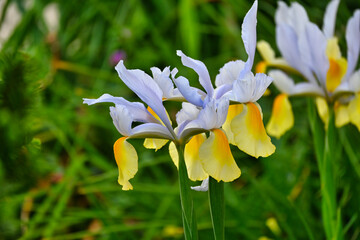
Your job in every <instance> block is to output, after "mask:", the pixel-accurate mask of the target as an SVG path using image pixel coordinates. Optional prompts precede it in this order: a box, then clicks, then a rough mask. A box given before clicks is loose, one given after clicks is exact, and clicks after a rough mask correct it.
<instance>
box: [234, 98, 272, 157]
mask: <svg viewBox="0 0 360 240" xmlns="http://www.w3.org/2000/svg"><path fill="white" fill-rule="evenodd" d="M231 131H232V132H233V134H234V140H235V143H236V145H237V147H238V148H239V149H240V150H242V151H244V152H245V153H247V154H249V155H251V156H254V157H256V158H258V157H260V156H261V157H267V156H269V155H271V154H273V153H274V152H275V146H274V145H273V144H272V143H271V139H270V137H269V136H268V135H267V134H266V131H265V128H264V124H263V122H262V114H261V110H260V109H259V107H258V106H257V105H255V104H254V103H247V104H245V105H244V109H243V111H242V112H241V113H240V114H239V115H237V116H236V117H234V119H233V120H232V122H231Z"/></svg>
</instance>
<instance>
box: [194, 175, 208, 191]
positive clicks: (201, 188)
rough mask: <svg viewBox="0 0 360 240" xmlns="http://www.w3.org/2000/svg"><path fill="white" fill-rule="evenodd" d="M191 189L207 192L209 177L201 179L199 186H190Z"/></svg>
mask: <svg viewBox="0 0 360 240" xmlns="http://www.w3.org/2000/svg"><path fill="white" fill-rule="evenodd" d="M191 189H192V190H195V191H198V192H207V191H208V189H209V178H206V179H205V180H203V181H202V182H201V185H200V186H195V187H191Z"/></svg>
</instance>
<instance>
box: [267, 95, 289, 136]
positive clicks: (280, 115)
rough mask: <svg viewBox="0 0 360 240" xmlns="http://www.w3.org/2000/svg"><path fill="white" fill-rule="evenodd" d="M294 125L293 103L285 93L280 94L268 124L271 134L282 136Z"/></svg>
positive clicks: (268, 130)
mask: <svg viewBox="0 0 360 240" xmlns="http://www.w3.org/2000/svg"><path fill="white" fill-rule="evenodd" d="M293 126H294V115H293V112H292V108H291V103H290V101H289V98H288V96H287V95H286V94H285V93H282V94H280V95H278V96H277V97H276V98H275V100H274V104H273V108H272V113H271V117H270V120H269V122H268V124H267V126H266V131H267V132H268V133H269V135H271V136H274V137H276V138H280V137H281V136H282V135H283V134H284V133H285V132H286V131H288V130H289V129H290V128H292V127H293Z"/></svg>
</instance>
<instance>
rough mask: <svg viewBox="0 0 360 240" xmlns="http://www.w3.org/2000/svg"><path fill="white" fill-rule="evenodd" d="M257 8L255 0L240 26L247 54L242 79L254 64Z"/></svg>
mask: <svg viewBox="0 0 360 240" xmlns="http://www.w3.org/2000/svg"><path fill="white" fill-rule="evenodd" d="M257 7H258V2H257V0H256V1H255V2H254V4H253V5H252V7H251V8H250V10H249V11H248V12H247V14H246V16H245V18H244V22H243V24H242V26H241V28H242V30H241V38H242V40H243V42H244V46H245V50H246V53H247V54H248V59H247V61H246V63H245V67H244V69H243V70H242V71H241V73H240V75H241V77H243V76H244V75H245V74H246V73H247V72H248V71H251V68H252V65H253V63H254V55H255V48H256V23H257V20H256V13H257Z"/></svg>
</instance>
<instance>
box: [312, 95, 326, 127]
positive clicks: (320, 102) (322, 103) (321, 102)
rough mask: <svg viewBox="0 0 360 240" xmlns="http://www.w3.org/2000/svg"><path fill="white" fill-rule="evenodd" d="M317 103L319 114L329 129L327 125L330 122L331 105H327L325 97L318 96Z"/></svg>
mask: <svg viewBox="0 0 360 240" xmlns="http://www.w3.org/2000/svg"><path fill="white" fill-rule="evenodd" d="M315 103H316V108H317V110H318V113H319V116H320V118H321V120H322V121H323V123H324V125H325V129H327V126H328V124H329V107H328V105H327V102H326V100H325V99H324V98H319V97H318V98H316V100H315Z"/></svg>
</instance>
